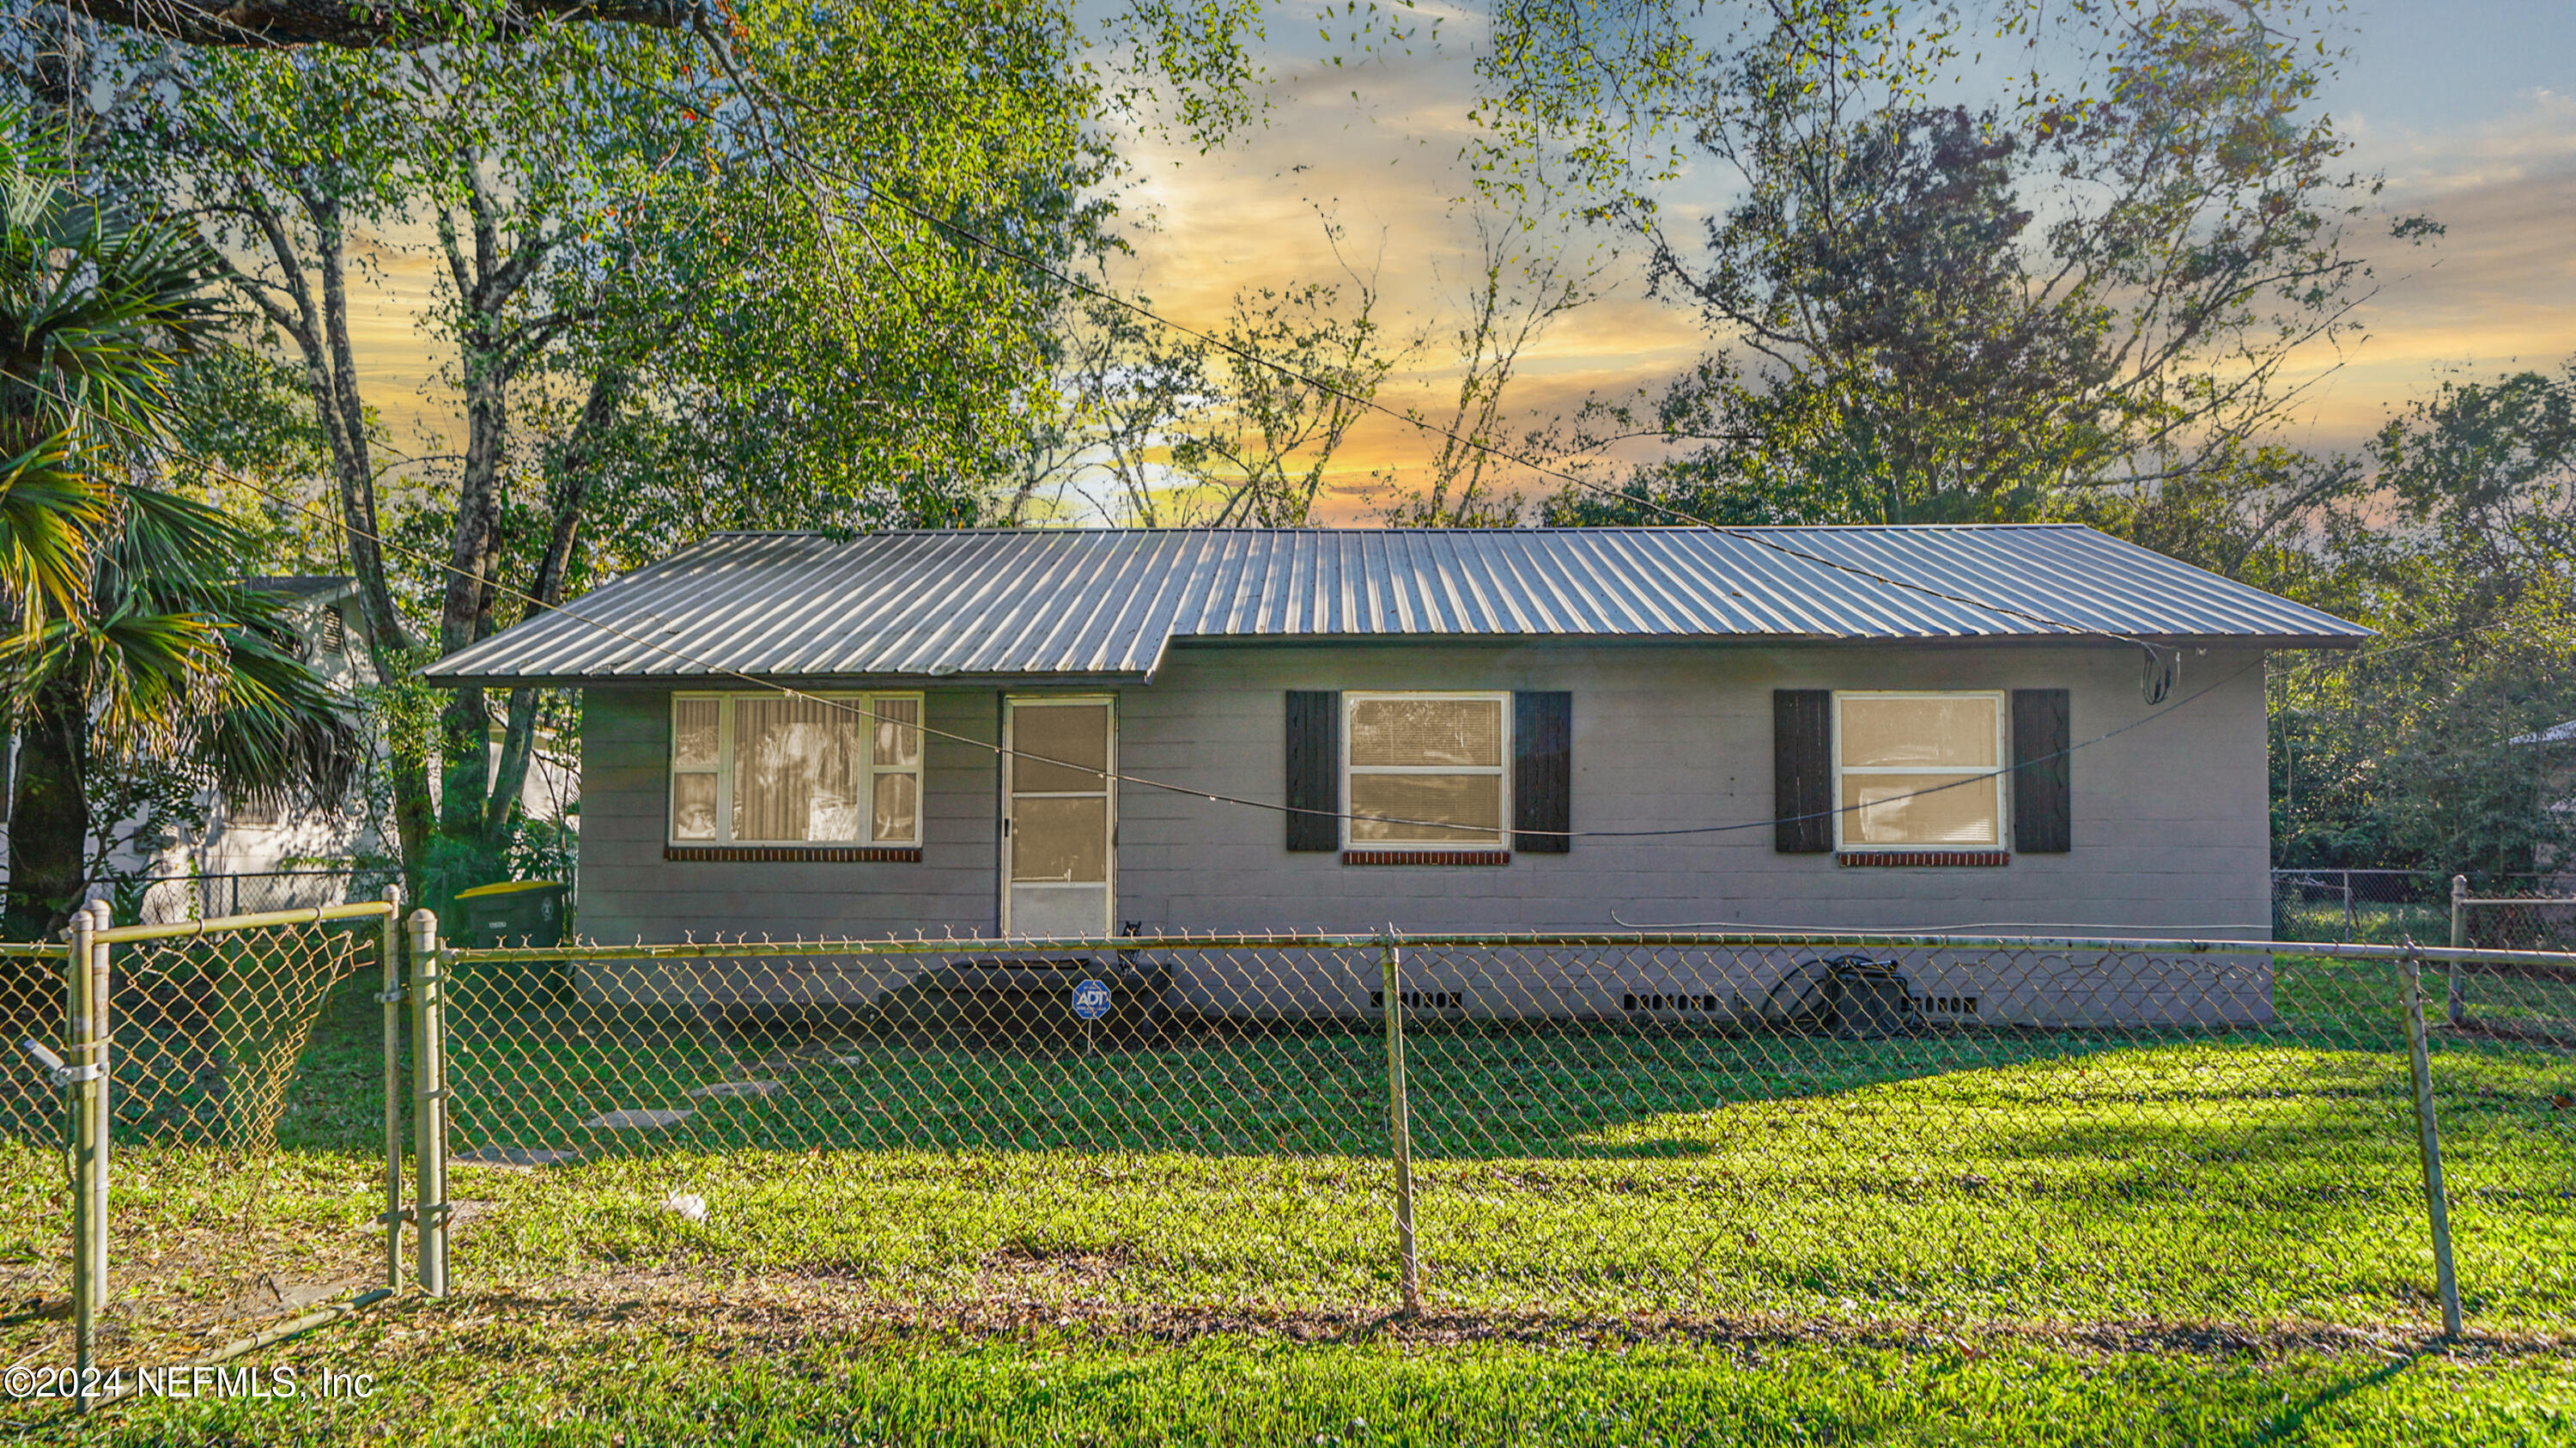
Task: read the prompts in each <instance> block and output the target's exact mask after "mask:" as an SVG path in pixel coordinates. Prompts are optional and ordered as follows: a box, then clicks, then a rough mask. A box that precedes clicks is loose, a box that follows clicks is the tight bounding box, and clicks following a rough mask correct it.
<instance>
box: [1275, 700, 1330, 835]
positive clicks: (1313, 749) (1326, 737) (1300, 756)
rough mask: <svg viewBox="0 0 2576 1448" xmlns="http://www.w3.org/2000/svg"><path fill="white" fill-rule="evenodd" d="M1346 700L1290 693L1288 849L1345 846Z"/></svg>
mask: <svg viewBox="0 0 2576 1448" xmlns="http://www.w3.org/2000/svg"><path fill="white" fill-rule="evenodd" d="M1341 722H1342V696H1341V695H1339V694H1337V693H1335V692H1333V691H1332V690H1330V689H1291V690H1289V691H1288V848H1290V849H1292V850H1338V849H1340V848H1341V847H1342V820H1341V808H1342V790H1341V779H1340V777H1339V776H1340V773H1341V767H1342V751H1341V745H1340V740H1341Z"/></svg>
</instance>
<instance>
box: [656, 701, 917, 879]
mask: <svg viewBox="0 0 2576 1448" xmlns="http://www.w3.org/2000/svg"><path fill="white" fill-rule="evenodd" d="M777 697H779V696H778V695H776V694H768V693H754V692H749V691H736V692H733V693H716V692H712V691H706V690H697V691H690V692H674V693H673V694H672V695H671V732H670V739H669V742H668V744H667V746H666V747H665V748H664V750H663V752H662V777H663V783H662V835H663V840H664V842H665V843H667V844H669V845H672V846H674V847H676V848H680V849H704V848H707V847H710V846H728V847H729V846H734V845H745V846H753V847H758V848H763V849H772V848H774V849H783V850H793V849H798V848H802V847H811V848H814V849H878V848H884V849H915V848H919V846H920V844H921V820H922V815H923V813H924V807H925V803H926V802H925V800H924V798H923V793H922V774H923V772H924V768H923V767H924V764H925V763H926V761H927V759H928V757H929V750H930V741H929V737H928V735H927V733H926V732H925V733H924V735H923V738H922V741H921V744H922V747H921V750H920V751H919V753H918V754H917V755H916V756H915V758H914V760H913V762H912V763H911V764H909V765H903V764H879V763H877V752H876V715H877V705H878V704H879V703H881V702H888V701H909V702H910V703H911V704H912V706H913V709H914V713H913V718H914V720H915V721H916V722H915V728H916V729H918V728H920V727H921V726H922V725H926V724H928V723H929V722H930V720H929V707H930V706H929V704H928V702H927V701H926V700H925V698H924V697H923V696H922V695H921V694H918V693H913V692H909V691H905V690H880V691H876V692H872V693H866V694H849V693H837V692H836V693H828V694H826V693H815V694H810V695H807V697H809V698H815V699H821V700H824V701H825V702H827V703H833V704H846V705H850V706H853V707H854V708H856V709H858V710H859V711H860V712H861V713H863V714H864V715H865V716H866V719H867V721H868V722H867V725H866V729H865V735H864V737H865V739H866V741H867V742H866V745H865V753H866V760H865V762H864V769H865V771H866V774H867V779H866V782H865V783H864V784H863V785H862V786H861V789H860V798H859V802H858V808H857V809H856V810H855V811H853V813H854V815H855V816H856V817H857V818H858V819H859V820H861V821H863V822H864V823H863V827H862V835H863V836H864V835H865V834H866V833H867V832H869V831H873V830H874V829H875V828H876V797H877V776H879V775H881V774H909V775H911V776H912V777H913V784H912V802H913V803H912V836H911V838H909V839H901V840H879V839H870V838H864V837H862V838H860V839H855V840H737V839H735V838H734V837H733V783H734V772H733V765H734V759H733V716H734V707H733V706H734V701H735V700H737V699H774V698H777ZM709 699H712V700H714V701H715V704H716V764H715V769H714V770H713V771H712V772H713V773H714V775H715V777H716V832H715V837H714V838H712V839H682V838H680V834H679V828H680V783H679V781H680V776H681V775H682V774H684V773H685V774H706V773H709V772H710V771H707V770H704V769H689V770H683V769H681V768H680V767H679V762H680V705H681V704H683V703H686V702H689V701H691V700H699V701H703V700H709Z"/></svg>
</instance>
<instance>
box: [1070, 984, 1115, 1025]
mask: <svg viewBox="0 0 2576 1448" xmlns="http://www.w3.org/2000/svg"><path fill="white" fill-rule="evenodd" d="M1073 1013H1074V1014H1075V1015H1077V1016H1080V1017H1082V1018H1083V1019H1084V1020H1086V1021H1096V1020H1098V1019H1100V1018H1101V1017H1102V1016H1105V1015H1107V1014H1109V987H1108V986H1107V985H1106V984H1104V983H1103V982H1100V981H1096V980H1086V981H1084V982H1083V983H1082V984H1080V985H1078V986H1075V987H1074V988H1073Z"/></svg>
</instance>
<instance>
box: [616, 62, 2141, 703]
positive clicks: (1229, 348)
mask: <svg viewBox="0 0 2576 1448" xmlns="http://www.w3.org/2000/svg"><path fill="white" fill-rule="evenodd" d="M693 29H694V31H695V33H696V34H697V35H698V38H699V39H700V40H701V41H703V42H704V43H705V44H706V45H707V47H708V48H709V50H710V51H711V52H713V54H714V55H715V57H716V59H717V62H718V64H719V65H720V66H721V67H722V68H723V70H724V71H725V73H726V75H727V77H728V78H730V79H731V80H732V81H733V83H734V84H735V86H736V87H737V88H739V89H740V91H741V92H742V95H743V98H744V101H745V104H746V105H747V106H748V107H749V109H750V110H751V112H752V115H753V119H754V121H755V123H756V125H757V135H756V136H755V137H754V139H755V140H756V142H757V143H758V144H759V145H761V146H763V147H765V148H768V149H770V150H772V151H774V152H776V153H777V154H778V155H780V156H782V157H784V158H786V159H787V160H788V162H789V163H790V164H792V165H794V166H796V167H798V168H799V169H801V170H803V171H804V172H805V173H806V176H807V178H808V179H809V180H816V181H820V180H824V179H829V180H831V181H833V182H836V183H838V184H839V185H841V186H843V187H847V188H851V189H854V190H855V191H857V193H858V194H859V195H860V196H862V197H863V198H865V199H867V200H869V201H872V202H876V203H879V204H882V205H885V206H888V207H891V208H892V209H894V210H896V211H899V212H901V213H903V214H904V215H906V216H909V217H911V218H912V219H913V220H915V221H917V222H919V223H921V224H922V225H925V226H928V227H930V228H932V229H933V230H935V231H938V232H940V233H942V234H943V235H946V236H949V237H952V238H955V239H956V240H958V241H960V242H963V243H965V244H966V245H968V246H972V247H975V248H977V249H980V250H983V251H986V252H990V253H991V254H992V255H994V256H997V257H1001V258H1003V259H1004V260H1006V261H1009V262H1011V263H1013V264H1015V265H1017V266H1021V267H1024V268H1027V269H1029V270H1031V271H1034V272H1036V273H1038V274H1039V275H1042V276H1045V277H1047V278H1049V279H1051V280H1053V281H1055V282H1056V283H1057V284H1059V285H1061V286H1065V287H1070V288H1072V289H1073V290H1075V291H1077V292H1080V293H1082V294H1083V295H1085V296H1088V297H1091V298H1094V299H1095V300H1099V301H1104V302H1107V303H1109V304H1111V305H1113V306H1116V307H1119V308H1121V309H1123V310H1125V311H1128V312H1130V313H1133V314H1134V315H1136V316H1138V317H1141V318H1143V319H1145V320H1146V321H1149V322H1152V323H1153V324H1154V325H1156V326H1158V327H1161V328H1163V329H1165V330H1166V331H1170V332H1175V333H1178V334H1180V335H1182V336H1185V337H1188V338H1191V339H1192V340H1194V341H1197V342H1200V343H1203V344H1205V345H1207V346H1210V347H1214V348H1216V349H1217V350H1219V351H1221V352H1223V353H1225V354H1226V355H1228V356H1231V357H1234V358H1237V359H1238V360H1241V361H1244V362H1247V363H1250V364H1252V365H1253V366H1256V367H1261V368H1265V369H1268V370H1269V371H1272V372H1275V373H1277V374H1279V375H1280V376H1282V377H1285V378H1288V379H1290V380H1292V381H1294V382H1297V383H1299V384H1301V385H1303V386H1306V387H1310V388H1313V389H1315V390H1317V391H1318V392H1321V393H1323V394H1325V395H1328V396H1331V397H1335V398H1338V399H1340V400H1342V401H1344V402H1347V403H1350V404H1351V405H1353V406H1356V407H1361V408H1365V409H1367V410H1369V411H1372V412H1377V413H1382V414H1384V415H1385V416H1388V417H1391V418H1394V419H1395V420H1396V421H1398V422H1402V423H1404V424H1406V425H1408V426H1411V427H1414V428H1417V429H1420V430H1422V431H1424V432H1429V433H1433V434H1436V435H1438V436H1440V437H1442V438H1445V439H1447V440H1449V441H1450V442H1452V443H1455V444H1457V445H1458V446H1460V447H1465V448H1469V449H1472V450H1474V451H1476V452H1479V453H1482V454H1484V455H1485V456H1487V457H1490V458H1494V459H1497V460H1500V461H1503V462H1508V463H1512V464H1514V465H1516V466H1519V467H1522V468H1526V469H1528V470H1529V471H1531V472H1534V473H1537V474H1538V475H1540V476H1542V477H1548V478H1554V479H1556V480H1558V481H1560V482H1563V483H1566V484H1568V485H1570V486H1573V487H1578V488H1582V489H1585V490H1587V491H1590V492H1594V493H1599V494H1601V495H1602V496H1604V497H1609V498H1613V499H1617V500H1619V501H1623V502H1630V503H1635V504H1637V505H1639V506H1642V507H1645V508H1648V509H1651V510H1653V511H1654V512H1657V513H1660V514H1663V515H1664V516H1666V517H1669V518H1672V519H1674V520H1676V521H1678V522H1681V523H1685V524H1689V525H1691V526H1694V527H1700V528H1707V529H1711V530H1713V531H1715V532H1719V533H1723V534H1726V535H1727V536H1729V537H1735V538H1740V539H1743V540H1744V541H1747V542H1750V543H1753V544H1755V545H1757V546H1759V547H1763V548H1768V549H1770V550H1772V551H1773V552H1776V553H1780V554H1783V555H1786V556H1788V557H1792V558H1797V559H1801V560H1803V561H1805V562H1809V563H1814V564H1817V565H1820V566H1822V567H1826V568H1831V569H1835V570H1838V571H1840V572H1843V573H1848V574H1851V575H1853V576H1855V577H1859V578H1865V579H1868V580H1870V581H1872V582H1875V583H1880V584H1884V585H1886V586H1888V587H1890V588H1902V589H1908V590H1911V591H1914V592H1917V593H1922V594H1925V595H1927V596H1929V597H1933V598H1938V599H1941V600H1943V601H1944V602H1949V603H1956V604H1961V605H1964V606H1966V607H1970V608H1980V609H1984V610H1986V611H1988V612H1990V613H1995V614H1999V615H2002V616H2004V617H2008V618H2015V619H2019V620H2022V621H2023V622H2026V623H2035V624H2039V625H2041V626H2043V627H2046V628H2050V629H2056V630H2059V631H2062V632H2066V633H2073V634H2089V635H2091V636H2093V637H2096V638H2104V639H2110V640H2113V641H2114V642H2118V643H2124V644H2130V645H2133V646H2135V647H2137V648H2139V649H2141V650H2143V651H2145V653H2146V654H2147V656H2148V659H2149V662H2150V664H2151V665H2156V664H2160V665H2161V666H2162V667H2161V669H2160V670H2159V672H2158V674H2157V675H2156V676H2154V677H2151V678H2150V679H2149V680H2148V681H2147V683H2146V685H2145V690H2144V692H2145V695H2146V699H2147V702H2148V704H2149V705H2150V706H2153V705H2158V704H2161V703H2163V702H2164V699H2165V696H2166V694H2167V693H2169V692H2170V691H2171V689H2172V687H2173V684H2174V682H2175V680H2176V674H2177V666H2178V665H2179V662H2180V652H2181V651H2180V650H2179V649H2178V648H2175V647H2173V646H2171V645H2166V644H2159V643H2155V642H2152V641H2150V640H2147V639H2143V638H2137V637H2134V636H2132V635H2129V634H2124V633H2120V632H2118V631H2116V630H2113V629H2105V628H2100V627H2096V626H2093V625H2089V624H2078V623H2070V622H2068V621H2066V620H2064V619H2058V618H2051V617H2049V616H2048V615H2045V614H2041V613H2036V612H2033V611H2031V610H2028V609H2023V608H2018V607H2015V606H2014V605H2011V604H2003V603H1997V602H1994V601H1993V600H1991V599H1983V598H1977V597H1973V596H1971V595H1968V594H1961V593H1952V592H1949V591H1947V590H1945V589H1939V588H1935V587H1932V586H1931V585H1929V584H1923V583H1916V582H1913V581H1911V580H1908V579H1902V578H1896V577H1893V576H1891V575H1888V574H1885V573H1881V572H1879V571H1877V570H1875V569H1871V568H1865V567H1862V566H1861V565H1859V564H1855V563H1850V562H1846V561H1844V560H1842V559H1837V558H1828V557H1825V556H1823V555H1821V554H1817V553H1811V552H1808V551H1807V550H1805V549H1801V548H1795V547H1791V546H1790V545H1788V544H1786V543H1783V542H1781V541H1779V540H1778V539H1775V538H1772V537H1768V536H1766V532H1765V530H1761V529H1753V528H1745V527H1740V526H1733V525H1728V524H1723V523H1717V522H1712V521H1711V520H1709V519H1706V518H1702V517H1699V516H1697V515H1696V514H1692V513H1688V512H1685V511H1683V510H1681V509H1679V508H1675V507H1672V506H1670V505H1668V504H1664V503H1659V502H1656V501H1655V500H1654V499H1653V498H1651V497H1648V496H1643V495H1640V496H1635V497H1632V496H1630V495H1629V494H1627V493H1624V492H1621V491H1619V490H1618V489H1615V488H1612V487H1610V486H1609V485H1607V484H1603V483H1598V482H1594V481H1593V480H1591V479H1589V478H1586V477H1583V476H1581V475H1579V474H1575V473H1570V472H1567V471H1565V470H1563V469H1560V468H1554V467H1550V466H1548V465H1547V464H1545V463H1542V462H1539V461H1537V460H1536V459H1533V458H1529V457H1525V456H1523V455H1521V454H1519V453H1516V452H1513V451H1510V450H1508V449H1505V448H1499V447H1496V446H1494V445H1493V444H1492V443H1489V442H1486V441H1485V440H1483V439H1481V438H1476V437H1470V436H1467V435H1465V434H1462V433H1460V432H1458V431H1456V430H1455V429H1453V428H1448V427H1444V426H1442V425H1440V424H1439V423H1436V422H1433V421H1431V420H1430V419H1428V418H1424V417H1418V416H1415V415H1414V414H1412V413H1408V412H1403V411H1400V410H1398V409H1396V408H1393V407H1390V406H1388V405H1387V404H1385V403H1383V402H1380V401H1378V400H1377V399H1376V397H1374V396H1367V397H1363V396H1361V395H1359V394H1357V393H1354V392H1350V391H1348V390H1346V389H1344V388H1342V387H1340V386H1337V385H1335V384H1334V383H1333V382H1331V381H1330V380H1328V379H1325V378H1320V377H1315V376H1312V375H1310V374H1308V373H1305V372H1303V371H1300V370H1299V369H1297V368H1296V367H1293V366H1291V365H1289V364H1287V363H1284V362H1280V361H1278V360H1276V359H1273V358H1270V357H1265V356H1263V355H1261V354H1260V353H1258V352H1255V351H1253V350H1251V349H1250V348H1247V347H1244V346H1241V345H1239V344H1236V343H1234V342H1230V341H1228V340H1226V339H1225V338H1222V337H1219V336H1216V335H1214V334H1212V333H1209V332H1205V331H1201V330H1199V329H1198V328H1195V327H1190V326H1187V325H1185V324H1183V323H1180V322H1175V321H1173V320H1171V319H1170V318H1168V317H1165V316H1163V315H1162V314H1160V313H1158V312H1156V311H1154V310H1153V309H1152V308H1150V307H1148V306H1146V305H1144V304H1143V303H1141V302H1138V301H1135V300H1134V299H1132V298H1129V297H1124V296H1121V295H1119V294H1117V293H1115V292H1111V291H1108V290H1105V289H1103V288H1100V287H1096V286H1093V285H1092V284H1091V283H1089V282H1086V281H1084V280H1082V279H1081V278H1080V277H1078V276H1076V275H1074V274H1073V273H1071V272H1068V271H1066V270H1064V269H1063V268H1061V267H1059V266H1057V265H1056V264H1054V263H1053V262H1050V261H1048V260H1046V259H1045V258H1043V257H1040V256H1036V255H1033V254H1031V253H1029V252H1027V251H1025V250H1022V249H1021V248H1018V247H1015V246H1012V245H1010V244H1009V243H1007V242H1001V241H996V240H994V239H993V238H991V237H988V236H986V235H984V234H983V233H981V232H979V231H976V230H974V229H973V228H971V227H967V226H962V225H959V224H958V223H957V222H954V221H951V220H950V219H948V218H947V217H944V216H941V215H939V214H937V213H936V212H933V211H929V210H926V209H924V208H922V207H919V206H916V205H914V204H913V203H911V202H910V201H907V200H905V199H904V198H903V197H901V196H898V195H894V194H892V193H890V192H888V191H886V190H885V189H884V188H882V187H880V186H879V185H877V183H875V182H874V181H871V180H869V179H868V178H866V177H864V176H856V175H852V174H850V173H849V172H847V171H844V170H841V169H839V168H836V167H833V166H829V165H826V164H824V163H822V162H821V161H818V160H816V159H815V158H814V157H813V156H812V155H811V154H810V153H809V152H807V151H806V150H805V149H804V148H803V147H800V146H798V145H796V144H794V143H793V141H792V140H789V139H783V138H774V137H773V136H772V135H771V134H770V127H769V126H767V125H766V124H757V123H758V122H759V120H760V116H761V114H762V104H763V97H762V91H761V88H760V87H759V86H756V85H755V84H753V83H752V81H751V80H750V79H749V78H748V77H746V76H745V75H744V74H743V73H742V71H741V69H740V68H739V67H738V66H737V65H736V64H735V63H734V59H733V56H732V55H731V53H730V52H729V51H728V50H727V49H726V48H725V44H724V40H723V37H721V36H720V35H718V34H716V33H715V32H714V31H713V30H712V29H711V28H709V27H707V26H706V25H704V24H703V23H701V24H699V25H697V26H694V27H693ZM629 79H630V81H632V82H633V83H636V84H639V85H642V86H645V87H646V88H648V89H652V88H656V87H654V86H653V84H652V83H651V82H648V81H642V80H639V79H637V78H635V77H631V76H630V77H629ZM708 118H709V120H711V121H713V122H714V123H715V124H717V125H721V126H724V127H726V128H727V129H729V130H733V131H735V132H736V133H737V134H739V133H740V132H741V130H742V128H741V126H740V125H739V124H738V123H736V122H734V121H732V120H730V119H728V118H725V117H722V116H720V115H717V114H714V113H710V114H709V117H708ZM781 129H782V131H784V129H785V128H781ZM786 134H788V135H792V132H786ZM800 189H801V188H800ZM817 189H819V188H817ZM806 200H807V201H808V203H809V205H810V206H811V207H812V208H813V209H814V210H815V211H816V212H817V220H818V221H819V220H820V211H821V202H820V201H819V199H817V198H814V197H811V196H808V197H807V198H806ZM871 249H874V247H873V243H872V245H871ZM878 255H879V259H880V260H882V261H885V262H886V263H887V265H888V266H889V268H891V267H892V265H893V263H892V260H891V259H890V258H887V257H886V256H885V255H884V254H883V252H882V251H880V252H879V253H878Z"/></svg>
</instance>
